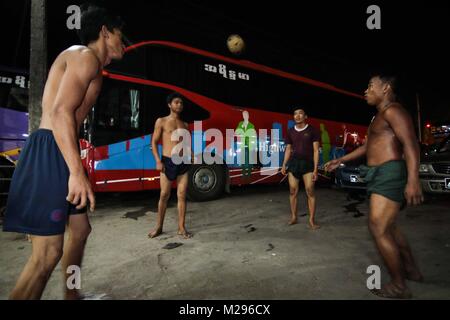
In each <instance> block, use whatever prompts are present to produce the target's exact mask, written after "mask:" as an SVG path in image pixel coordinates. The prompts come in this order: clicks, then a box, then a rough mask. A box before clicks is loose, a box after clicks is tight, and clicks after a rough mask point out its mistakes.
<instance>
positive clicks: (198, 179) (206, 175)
mask: <svg viewBox="0 0 450 320" xmlns="http://www.w3.org/2000/svg"><path fill="white" fill-rule="evenodd" d="M225 182H226V179H225V170H224V168H223V166H220V165H207V164H200V165H192V166H191V168H190V169H189V173H188V188H187V197H188V198H189V200H193V201H208V200H213V199H216V198H218V197H219V196H220V195H221V194H222V193H223V192H224V189H225Z"/></svg>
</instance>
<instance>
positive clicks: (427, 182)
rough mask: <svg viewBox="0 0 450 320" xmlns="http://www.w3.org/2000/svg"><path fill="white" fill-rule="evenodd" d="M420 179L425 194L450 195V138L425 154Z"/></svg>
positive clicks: (421, 163) (421, 164)
mask: <svg viewBox="0 0 450 320" xmlns="http://www.w3.org/2000/svg"><path fill="white" fill-rule="evenodd" d="M419 177H420V181H421V184H422V190H423V191H424V192H426V193H434V194H437V193H440V194H446V193H447V194H450V136H448V137H446V138H445V139H444V140H442V142H441V143H439V144H438V145H436V146H433V147H432V148H429V149H428V150H426V151H425V152H424V154H423V155H422V158H421V161H420V167H419Z"/></svg>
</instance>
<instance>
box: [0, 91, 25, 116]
mask: <svg viewBox="0 0 450 320" xmlns="http://www.w3.org/2000/svg"><path fill="white" fill-rule="evenodd" d="M0 102H1V105H0V106H1V107H2V108H7V109H11V110H15V111H20V112H28V89H24V88H19V87H9V86H5V85H2V86H0Z"/></svg>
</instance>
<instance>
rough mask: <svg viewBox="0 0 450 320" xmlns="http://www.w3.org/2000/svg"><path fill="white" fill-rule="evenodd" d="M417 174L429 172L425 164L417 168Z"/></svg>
mask: <svg viewBox="0 0 450 320" xmlns="http://www.w3.org/2000/svg"><path fill="white" fill-rule="evenodd" d="M419 172H420V173H428V172H430V167H429V166H428V165H427V164H421V165H420V166H419Z"/></svg>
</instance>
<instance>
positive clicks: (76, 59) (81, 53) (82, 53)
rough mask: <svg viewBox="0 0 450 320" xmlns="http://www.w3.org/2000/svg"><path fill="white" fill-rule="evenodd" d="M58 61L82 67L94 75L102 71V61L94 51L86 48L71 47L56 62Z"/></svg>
mask: <svg viewBox="0 0 450 320" xmlns="http://www.w3.org/2000/svg"><path fill="white" fill-rule="evenodd" d="M58 60H60V61H62V62H64V63H65V64H66V65H73V66H75V67H82V68H84V69H86V70H89V71H91V72H92V73H94V74H98V73H100V71H101V65H100V61H99V60H98V58H97V56H96V55H95V53H94V52H93V51H92V49H90V48H88V47H86V46H79V45H76V46H71V47H69V48H67V49H66V50H64V51H63V52H61V53H60V54H59V56H58V58H57V59H56V61H58ZM56 61H55V62H56Z"/></svg>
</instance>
